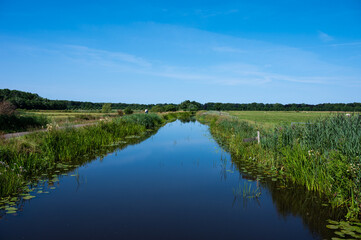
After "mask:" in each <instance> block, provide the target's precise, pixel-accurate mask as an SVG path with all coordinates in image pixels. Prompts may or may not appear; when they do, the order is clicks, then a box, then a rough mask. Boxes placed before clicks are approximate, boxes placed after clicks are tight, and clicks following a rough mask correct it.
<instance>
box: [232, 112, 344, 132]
mask: <svg viewBox="0 0 361 240" xmlns="http://www.w3.org/2000/svg"><path fill="white" fill-rule="evenodd" d="M227 113H228V114H230V115H231V116H235V117H237V118H238V119H241V120H244V121H247V122H249V123H252V124H255V125H260V126H261V127H264V128H268V129H269V128H273V127H275V126H277V125H280V124H291V123H292V122H297V123H299V122H307V121H314V120H317V119H319V118H320V117H325V116H330V115H336V114H337V112H293V111H290V112H285V111H280V112H278V111H276V112H274V111H268V112H265V111H229V112H226V114H227ZM343 114H344V113H343Z"/></svg>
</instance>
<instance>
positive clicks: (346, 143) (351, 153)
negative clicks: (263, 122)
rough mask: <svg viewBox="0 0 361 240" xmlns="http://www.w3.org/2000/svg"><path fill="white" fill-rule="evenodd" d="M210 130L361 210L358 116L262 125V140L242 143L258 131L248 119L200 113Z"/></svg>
mask: <svg viewBox="0 0 361 240" xmlns="http://www.w3.org/2000/svg"><path fill="white" fill-rule="evenodd" d="M197 117H198V119H199V120H200V121H203V122H206V123H208V124H209V125H210V130H211V133H212V135H213V136H214V137H215V138H216V139H218V140H219V141H220V142H221V143H223V144H224V146H225V147H226V148H227V149H228V150H229V151H230V152H232V153H233V154H235V155H237V156H238V157H239V158H240V159H243V160H249V159H252V161H254V162H255V163H258V164H262V165H263V166H265V167H268V168H272V169H274V170H276V172H278V173H282V174H285V175H286V176H287V177H288V178H289V179H291V180H292V181H293V182H296V183H298V184H302V185H304V186H306V187H307V189H309V190H313V191H317V192H319V193H322V194H323V195H325V196H327V197H328V199H329V201H330V202H331V203H332V205H333V206H345V207H347V208H348V215H347V217H357V216H359V213H360V209H361V186H360V181H361V157H360V156H361V117H360V116H359V115H353V116H349V117H347V116H345V115H337V116H331V117H324V118H320V119H318V120H316V121H313V122H308V123H306V124H299V125H293V126H290V125H283V126H279V127H277V128H276V129H274V130H272V131H269V130H263V129H260V130H261V145H258V144H252V143H244V142H243V141H242V140H243V138H249V137H254V136H255V134H256V130H257V129H255V127H254V126H252V125H249V124H248V123H247V122H242V121H239V120H235V119H234V118H230V117H224V116H223V117H222V116H217V115H207V114H205V115H204V114H203V115H198V116H197Z"/></svg>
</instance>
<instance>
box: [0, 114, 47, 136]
mask: <svg viewBox="0 0 361 240" xmlns="http://www.w3.org/2000/svg"><path fill="white" fill-rule="evenodd" d="M48 122H49V121H48V119H47V118H46V117H44V116H17V115H0V131H4V132H18V131H26V130H29V129H30V128H39V127H42V126H45V125H46V124H47V123H48Z"/></svg>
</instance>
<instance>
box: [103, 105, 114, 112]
mask: <svg viewBox="0 0 361 240" xmlns="http://www.w3.org/2000/svg"><path fill="white" fill-rule="evenodd" d="M111 110H112V104H111V103H104V104H103V107H102V113H109V112H111Z"/></svg>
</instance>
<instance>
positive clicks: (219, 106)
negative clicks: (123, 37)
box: [0, 89, 361, 112]
mask: <svg viewBox="0 0 361 240" xmlns="http://www.w3.org/2000/svg"><path fill="white" fill-rule="evenodd" d="M1 101H9V102H11V103H12V104H13V105H15V107H16V108H20V109H27V110H73V109H81V110H101V109H102V107H103V105H104V103H93V102H82V101H68V100H49V99H47V98H43V97H40V96H39V95H38V94H35V93H29V92H23V91H18V90H9V89H0V102H1ZM111 108H112V109H125V108H130V109H133V110H144V109H150V110H151V111H153V112H170V111H177V110H187V111H198V110H214V111H227V110H233V111H348V112H361V103H322V104H316V105H312V104H304V103H302V104H296V103H292V104H280V103H266V104H265V103H214V102H208V103H205V104H202V103H199V102H196V101H190V100H186V101H183V102H182V103H180V104H168V103H161V104H136V103H133V104H129V103H111Z"/></svg>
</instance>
